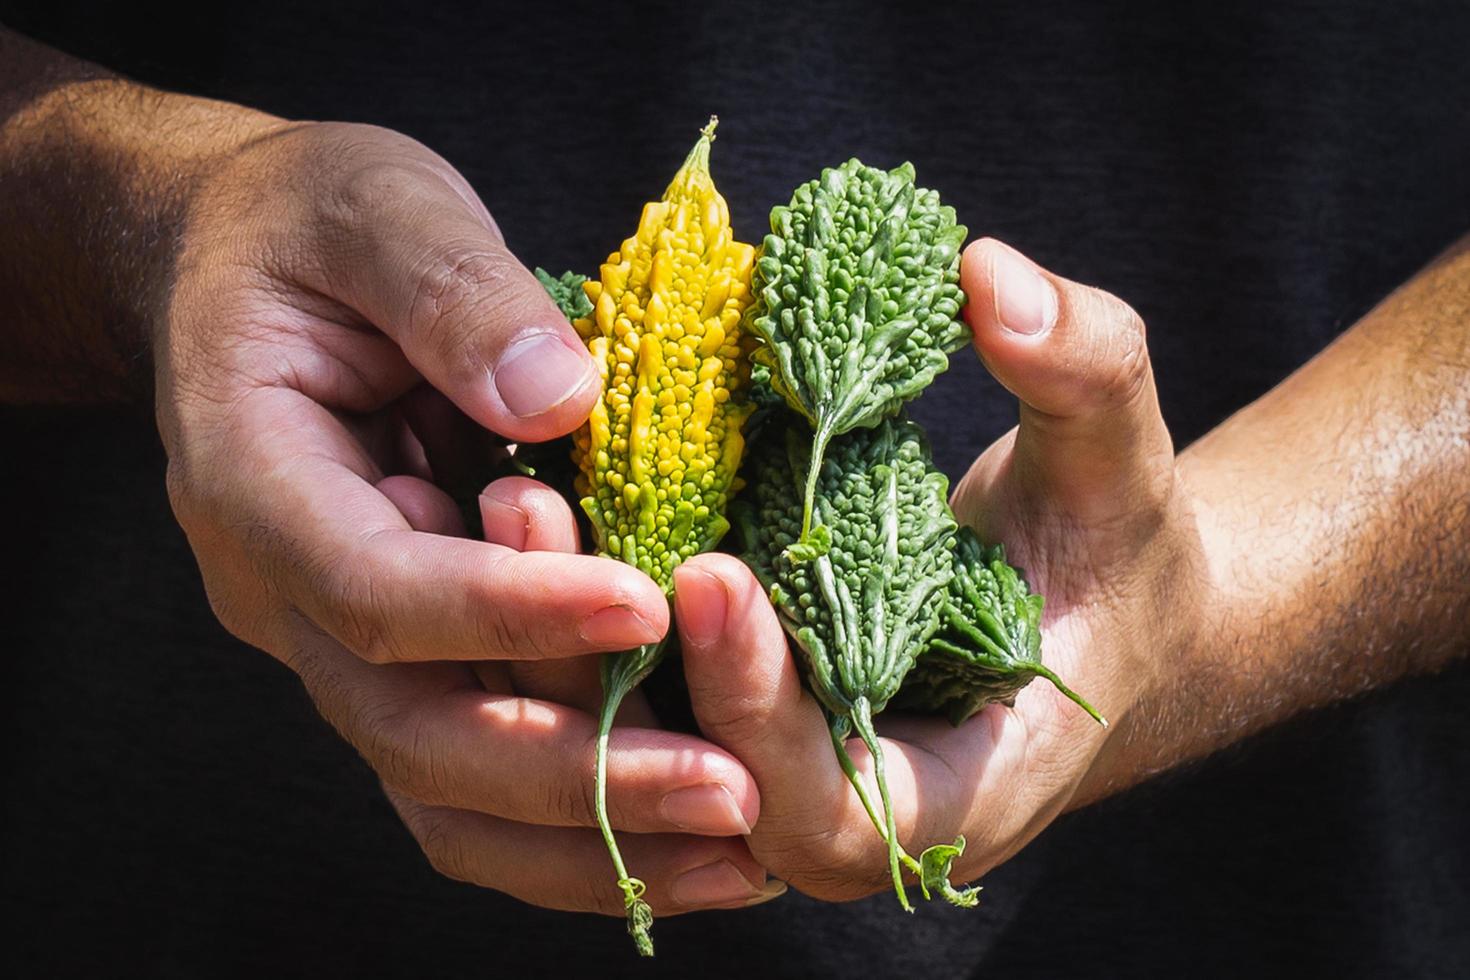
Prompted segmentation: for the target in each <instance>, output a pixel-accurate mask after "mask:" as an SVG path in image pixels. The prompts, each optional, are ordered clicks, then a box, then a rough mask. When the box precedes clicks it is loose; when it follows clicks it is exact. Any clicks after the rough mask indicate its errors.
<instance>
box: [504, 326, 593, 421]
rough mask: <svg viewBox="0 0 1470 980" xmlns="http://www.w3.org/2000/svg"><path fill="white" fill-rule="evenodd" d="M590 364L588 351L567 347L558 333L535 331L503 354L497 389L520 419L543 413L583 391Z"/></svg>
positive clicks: (507, 405)
mask: <svg viewBox="0 0 1470 980" xmlns="http://www.w3.org/2000/svg"><path fill="white" fill-rule="evenodd" d="M590 364H591V361H590V360H589V358H588V356H587V353H586V352H585V351H582V350H574V349H573V348H571V347H569V346H567V344H566V342H564V341H563V340H562V338H561V337H560V336H558V335H557V334H554V333H538V334H532V335H531V336H529V337H523V338H521V339H520V340H517V341H516V342H515V343H513V344H511V345H510V346H509V347H507V348H506V350H505V352H504V353H503V354H501V355H500V362H499V363H498V364H496V366H495V374H494V379H495V390H496V391H498V392H500V400H501V401H502V402H504V403H505V407H506V408H508V409H510V411H511V412H512V413H513V414H515V415H517V416H519V417H520V418H523V419H527V418H532V417H534V416H537V415H543V414H545V413H546V412H549V411H551V410H552V409H553V408H555V407H556V406H558V405H560V404H561V403H562V402H564V401H566V400H567V399H568V398H570V397H571V396H572V395H574V394H576V393H577V392H578V391H579V390H581V388H582V386H583V385H585V384H586V383H587V376H588V374H589V373H590Z"/></svg>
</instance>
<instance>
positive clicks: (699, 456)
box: [572, 118, 755, 955]
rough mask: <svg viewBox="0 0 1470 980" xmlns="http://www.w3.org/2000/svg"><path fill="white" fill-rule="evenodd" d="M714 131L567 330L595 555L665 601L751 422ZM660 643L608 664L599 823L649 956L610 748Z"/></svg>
mask: <svg viewBox="0 0 1470 980" xmlns="http://www.w3.org/2000/svg"><path fill="white" fill-rule="evenodd" d="M715 122H716V120H715V119H713V118H711V120H710V123H709V125H708V126H707V127H705V129H704V130H703V131H702V132H701V134H700V138H699V141H698V142H697V143H695V145H694V149H693V150H691V151H690V153H689V157H688V159H686V160H685V161H684V165H683V166H682V167H681V168H680V169H679V172H678V173H677V174H675V176H674V179H673V181H672V182H671V183H670V184H669V186H668V189H667V190H666V191H664V194H663V198H662V199H661V200H658V201H653V202H651V203H649V204H647V205H645V206H644V208H643V216H642V219H641V220H640V221H639V223H638V230H637V232H636V233H635V234H634V235H633V236H632V237H631V238H628V239H627V240H626V241H624V242H623V243H622V246H621V247H620V248H619V249H618V250H617V251H616V252H614V253H612V255H610V256H608V259H607V261H606V262H605V263H603V265H602V267H601V269H600V272H599V276H598V279H597V280H595V281H589V282H587V283H586V284H585V285H584V287H583V288H584V289H585V290H586V293H587V298H588V299H589V300H591V301H592V313H591V314H590V315H588V316H585V317H581V318H579V319H577V320H576V321H575V326H576V328H577V332H578V333H579V334H580V335H581V336H582V338H583V339H584V340H586V341H587V347H588V350H589V351H590V352H591V354H592V357H593V360H594V361H596V363H597V364H598V366H599V368H600V369H601V371H602V381H603V395H602V398H601V399H600V400H599V401H598V402H597V404H596V405H595V406H594V407H593V409H592V414H591V416H590V418H589V419H588V421H587V424H586V425H585V426H583V427H582V429H581V430H580V431H578V432H577V433H576V435H575V437H574V439H573V450H572V457H573V460H574V461H575V463H576V465H577V468H578V475H577V482H576V490H577V493H578V495H579V496H580V497H581V504H582V509H583V510H584V511H586V513H587V516H588V517H589V518H590V519H591V522H592V529H593V536H594V537H595V539H596V541H595V544H596V547H597V550H598V552H599V553H601V554H604V555H607V556H610V557H615V558H619V559H621V560H623V561H625V562H627V563H628V564H630V565H634V566H636V567H637V568H640V569H642V570H643V571H644V572H646V573H648V575H649V576H650V577H652V578H653V580H654V581H656V582H658V584H659V585H660V586H662V587H663V589H664V591H665V592H669V591H671V590H672V588H673V573H674V568H675V567H676V566H677V565H678V564H679V563H680V562H681V561H683V560H684V559H686V558H688V557H690V556H691V555H695V554H698V553H700V552H702V551H708V550H710V549H711V548H713V547H714V546H715V545H716V544H718V543H719V541H720V539H721V538H722V537H723V536H724V534H725V532H726V531H727V530H728V529H729V522H728V521H727V520H726V517H725V505H726V502H727V501H728V499H729V497H730V495H731V494H732V493H734V492H735V491H736V490H737V489H739V483H738V481H737V480H736V477H735V471H736V469H737V468H738V467H739V465H740V457H741V454H742V452H743V451H744V447H745V443H744V438H743V437H742V435H741V432H740V429H741V426H742V425H743V424H744V422H745V419H746V418H747V416H748V415H749V414H750V411H751V406H750V405H749V404H748V403H747V401H746V397H745V393H746V388H747V387H748V385H749V381H750V362H749V354H750V349H751V346H752V345H751V343H750V342H749V341H747V340H746V338H745V337H744V336H743V335H742V333H741V330H740V324H741V319H742V317H743V315H744V313H745V309H746V307H747V306H748V305H749V304H750V299H751V287H750V277H751V270H752V267H753V265H754V262H755V248H754V246H752V245H748V244H745V243H743V242H739V241H736V240H735V237H734V234H733V232H732V231H731V228H730V212H729V208H728V207H727V206H726V204H725V199H724V198H723V197H721V196H720V194H719V192H718V191H717V190H716V189H715V184H714V180H713V179H712V178H711V176H710V171H709V152H710V143H711V141H712V140H713V139H714V128H715ZM663 650H664V643H663V642H662V641H661V642H659V643H653V644H648V645H645V646H643V647H639V648H638V649H635V650H629V651H625V652H622V653H616V654H608V655H607V656H606V657H604V658H603V664H602V683H603V708H602V713H601V718H600V726H599V732H598V743H597V777H596V778H597V787H596V801H597V819H598V823H599V826H600V827H601V829H602V833H603V837H604V839H605V840H606V841H607V847H608V851H609V853H610V854H611V856H612V859H613V864H614V866H615V868H616V870H617V874H618V884H619V886H620V887H621V888H622V890H623V895H624V899H625V904H626V908H627V912H628V929H629V932H630V933H631V934H632V935H633V938H634V940H635V942H636V943H637V945H638V948H639V951H640V952H641V953H643V954H645V955H651V954H652V951H653V946H652V941H651V940H650V939H649V936H648V927H649V924H650V923H651V922H652V914H651V913H650V911H649V909H648V905H647V904H646V903H645V902H644V901H643V900H642V898H641V896H642V893H643V890H644V886H643V883H642V882H640V881H639V880H638V879H636V878H633V877H630V876H629V874H628V873H627V869H626V868H625V867H624V864H623V859H622V856H621V855H620V854H619V852H618V848H617V843H616V841H615V840H614V839H613V836H612V830H611V828H610V827H609V825H608V821H607V809H606V783H607V736H608V731H609V729H610V728H611V726H612V719H613V716H614V714H615V713H616V711H617V708H618V705H619V704H620V703H621V702H622V700H623V698H624V697H626V696H627V694H628V692H629V691H631V690H632V689H633V688H634V687H636V686H637V685H638V683H639V682H641V681H642V680H643V679H644V678H645V677H646V676H647V675H648V673H649V672H650V671H652V670H653V668H654V667H655V666H656V665H657V664H658V661H659V660H660V658H661V657H662V654H663Z"/></svg>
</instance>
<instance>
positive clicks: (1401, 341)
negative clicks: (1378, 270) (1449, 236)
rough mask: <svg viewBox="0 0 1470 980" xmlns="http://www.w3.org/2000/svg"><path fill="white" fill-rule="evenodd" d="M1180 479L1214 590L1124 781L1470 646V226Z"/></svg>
mask: <svg viewBox="0 0 1470 980" xmlns="http://www.w3.org/2000/svg"><path fill="white" fill-rule="evenodd" d="M1179 472H1180V478H1181V480H1182V481H1183V483H1184V485H1185V487H1186V488H1187V491H1188V493H1189V495H1190V498H1191V499H1192V501H1193V506H1194V511H1195V514H1196V517H1197V520H1198V527H1199V531H1200V538H1201V541H1202V545H1203V550H1204V555H1205V564H1206V566H1207V568H1208V579H1209V581H1208V589H1207V591H1208V593H1209V594H1210V599H1209V600H1208V607H1207V610H1206V613H1205V615H1204V617H1203V623H1202V625H1201V628H1200V629H1199V630H1198V632H1197V633H1196V634H1195V637H1194V641H1193V642H1192V643H1191V644H1190V647H1189V649H1187V650H1184V651H1180V652H1178V653H1177V655H1176V656H1175V657H1174V658H1173V659H1172V660H1171V661H1170V662H1169V663H1167V664H1166V665H1165V666H1164V667H1163V671H1162V676H1163V677H1164V678H1165V680H1164V682H1163V684H1162V687H1161V689H1160V690H1159V691H1157V692H1156V693H1155V694H1154V695H1152V696H1151V697H1149V698H1148V699H1146V701H1145V703H1143V704H1142V705H1141V706H1140V707H1139V708H1138V710H1136V711H1135V712H1133V713H1132V717H1131V719H1130V720H1129V721H1128V722H1126V723H1125V726H1124V730H1123V731H1120V732H1119V733H1118V737H1117V738H1115V739H1114V740H1113V742H1114V743H1115V745H1114V746H1110V755H1112V756H1113V759H1112V760H1111V763H1110V764H1109V765H1108V766H1107V770H1108V772H1109V777H1110V778H1109V782H1110V783H1111V788H1120V787H1121V786H1123V785H1127V784H1128V783H1131V782H1136V781H1137V780H1138V779H1141V778H1143V777H1144V776H1146V775H1147V774H1148V773H1150V772H1153V771H1156V770H1158V769H1161V768H1165V767H1167V766H1169V765H1172V764H1175V763H1177V762H1180V761H1183V760H1186V759H1189V758H1194V757H1198V756H1201V755H1204V754H1206V753H1208V752H1210V751H1213V750H1214V749H1216V748H1219V747H1221V746H1223V745H1226V744H1228V743H1230V742H1232V741H1235V740H1236V739H1238V738H1241V737H1243V736H1245V735H1247V734H1249V733H1251V732H1254V731H1256V730H1259V729H1261V728H1264V727H1266V726H1268V725H1270V724H1272V723H1274V722H1277V721H1280V720H1283V719H1285V718H1287V717H1289V716H1291V715H1293V714H1296V713H1297V712H1300V711H1302V710H1304V709H1308V708H1311V707H1315V706H1319V705H1323V704H1326V703H1329V702H1332V701H1336V700H1340V699H1343V698H1347V697H1351V696H1353V695H1355V694H1358V693H1361V692H1363V691H1366V690H1369V689H1372V688H1374V687H1377V686H1380V685H1382V684H1385V683H1388V682H1390V681H1392V680H1394V679H1396V678H1398V677H1401V676H1404V675H1407V674H1412V673H1421V672H1425V671H1429V670H1433V669H1434V668H1436V667H1438V666H1440V665H1442V664H1444V663H1445V662H1447V661H1448V660H1450V659H1452V658H1454V657H1456V656H1462V655H1464V654H1465V652H1466V651H1467V649H1470V489H1467V488H1470V239H1466V240H1464V241H1462V242H1461V243H1460V244H1459V245H1458V246H1456V247H1455V248H1454V249H1452V250H1451V251H1450V252H1449V253H1447V254H1446V255H1444V256H1442V257H1441V258H1440V259H1438V260H1437V261H1436V262H1435V263H1433V264H1432V265H1431V266H1430V267H1428V268H1427V269H1425V270H1424V271H1423V272H1421V273H1419V274H1418V275H1417V276H1415V278H1414V279H1412V280H1411V281H1410V282H1408V283H1407V284H1405V285H1404V286H1403V287H1402V288H1400V289H1399V290H1398V291H1396V292H1395V293H1394V294H1393V295H1392V296H1390V297H1389V298H1387V299H1386V300H1384V301H1383V303H1381V304H1380V305H1379V306H1378V307H1377V308H1375V309H1374V310H1373V311H1372V312H1371V313H1369V314H1368V315H1367V316H1366V317H1364V318H1363V320H1362V321H1360V322H1359V323H1358V324H1357V325H1356V326H1355V327H1353V328H1352V329H1351V330H1349V331H1348V332H1347V333H1346V334H1344V335H1343V336H1342V337H1340V338H1339V339H1338V340H1337V341H1336V342H1335V343H1333V344H1332V345H1331V346H1330V347H1328V348H1327V349H1326V350H1325V351H1323V352H1322V353H1321V354H1320V355H1318V356H1317V357H1316V358H1314V359H1313V360H1312V361H1311V362H1309V363H1308V364H1307V365H1306V366H1304V367H1303V368H1302V369H1301V370H1299V371H1297V372H1296V373H1295V374H1293V375H1292V376H1291V377H1290V378H1288V379H1287V380H1286V381H1284V382H1283V383H1282V384H1281V385H1279V386H1278V387H1277V388H1275V389H1274V390H1272V391H1271V392H1270V393H1268V394H1267V395H1266V396H1264V397H1263V398H1261V399H1260V400H1258V401H1257V402H1255V403H1254V404H1252V405H1250V406H1248V407H1247V408H1245V409H1244V410H1242V411H1241V412H1239V413H1238V414H1237V415H1235V416H1234V417H1232V418H1231V419H1229V420H1228V421H1227V422H1225V423H1224V424H1223V425H1221V426H1220V427H1219V428H1218V429H1216V430H1215V431H1214V432H1212V433H1210V434H1209V435H1208V436H1206V437H1205V438H1204V439H1202V440H1200V441H1199V442H1198V443H1196V444H1195V445H1193V446H1192V447H1190V448H1189V450H1188V451H1186V452H1185V453H1183V454H1182V456H1181V457H1180V460H1179Z"/></svg>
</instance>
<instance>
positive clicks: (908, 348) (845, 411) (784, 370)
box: [747, 159, 970, 557]
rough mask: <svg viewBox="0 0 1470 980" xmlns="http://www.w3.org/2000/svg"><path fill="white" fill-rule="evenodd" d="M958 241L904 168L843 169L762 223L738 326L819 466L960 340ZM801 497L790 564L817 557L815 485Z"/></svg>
mask: <svg viewBox="0 0 1470 980" xmlns="http://www.w3.org/2000/svg"><path fill="white" fill-rule="evenodd" d="M965 234H966V229H965V227H964V226H963V225H960V224H957V223H956V222H955V213H954V209H953V208H949V207H945V206H943V205H941V204H940V203H939V195H938V194H937V193H935V192H934V191H931V190H925V189H923V188H920V187H916V186H915V185H914V168H913V165H912V164H908V163H905V164H904V165H903V166H901V167H898V168H896V169H894V170H891V171H883V170H878V169H875V168H873V167H868V166H865V165H864V164H862V163H861V162H860V161H858V160H855V159H854V160H849V161H847V162H846V163H844V164H843V165H842V166H840V167H836V168H829V169H826V170H823V171H822V175H821V177H820V178H818V179H817V180H813V181H810V182H808V183H806V184H803V185H802V186H801V187H798V188H797V189H796V192H795V193H794V194H793V195H792V198H791V202H790V204H788V205H785V206H781V207H777V208H775V209H773V210H772V211H771V233H770V234H769V235H767V236H766V237H765V241H764V243H763V244H762V246H761V256H760V259H759V260H758V261H757V263H756V272H755V280H754V284H755V290H756V303H755V304H754V305H752V307H751V310H750V313H749V314H748V316H747V322H748V324H749V327H750V329H751V331H752V332H753V333H755V334H757V335H758V336H760V337H761V338H762V339H763V340H764V341H765V342H766V345H765V346H763V347H762V348H761V349H760V350H759V351H758V352H757V353H756V357H757V359H759V360H760V361H761V363H764V364H766V365H768V366H769V367H770V368H771V369H772V379H771V381H772V385H773V386H774V387H775V389H776V390H777V391H778V392H780V394H781V395H782V396H783V397H784V398H785V399H786V401H787V402H788V404H790V405H791V407H792V408H793V409H795V410H796V411H798V412H800V413H801V414H802V415H803V416H805V417H806V419H807V421H808V422H809V423H810V424H811V426H812V429H813V433H814V434H813V437H812V443H813V446H814V449H813V454H812V455H813V459H814V460H815V461H816V463H817V466H820V463H821V459H822V456H823V455H824V453H825V450H826V446H827V443H828V442H829V441H830V440H831V438H832V437H833V436H835V435H838V434H841V433H844V432H848V431H851V430H852V429H854V428H858V427H861V426H872V425H874V424H876V423H877V422H878V421H879V420H880V419H882V418H885V417H888V416H891V415H893V414H895V413H896V412H897V411H898V410H899V409H900V408H901V407H902V405H903V404H904V402H906V401H908V400H909V399H911V398H913V397H914V396H915V395H917V394H918V393H919V392H921V391H922V390H923V389H924V388H925V387H926V386H927V385H928V384H929V383H930V382H931V381H933V380H934V377H935V375H937V374H939V373H940V372H941V371H943V370H944V369H945V368H946V367H948V365H949V358H948V355H949V354H950V353H951V352H953V351H956V350H958V349H959V348H960V347H963V346H964V345H965V344H966V343H967V342H968V341H969V338H970V331H969V328H968V327H967V326H966V325H965V323H964V322H963V321H962V320H960V319H959V311H960V307H961V306H963V305H964V301H965V297H964V293H963V292H962V291H961V289H960V287H959V262H960V247H961V246H962V245H963V244H964V241H965ZM801 477H802V483H803V484H804V485H806V487H807V490H806V496H805V501H804V508H803V512H802V524H801V533H800V535H799V541H798V543H799V545H800V547H799V548H798V549H797V550H796V551H795V552H794V554H795V555H796V556H797V557H810V556H811V555H813V554H816V553H819V552H820V551H821V549H822V548H823V547H824V546H825V540H826V539H825V535H823V534H820V533H819V534H817V535H815V536H814V535H813V534H812V533H811V530H812V519H813V515H812V512H811V505H812V497H813V489H812V486H811V483H812V481H813V480H814V479H815V474H814V473H810V474H808V473H804V474H802V475H801Z"/></svg>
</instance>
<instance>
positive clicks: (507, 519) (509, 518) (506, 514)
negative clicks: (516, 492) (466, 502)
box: [480, 494, 531, 551]
mask: <svg viewBox="0 0 1470 980" xmlns="http://www.w3.org/2000/svg"><path fill="white" fill-rule="evenodd" d="M480 523H482V524H483V525H484V526H485V540H486V541H490V542H492V543H494V544H503V545H505V546H506V547H507V548H514V549H515V550H516V551H525V550H526V537H527V536H528V535H529V534H530V533H531V516H530V515H529V514H527V513H526V512H525V511H523V510H521V509H520V508H519V507H517V506H516V505H515V504H508V503H506V502H505V501H503V500H496V499H495V498H494V497H491V496H489V495H488V494H484V495H481V497H480Z"/></svg>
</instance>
